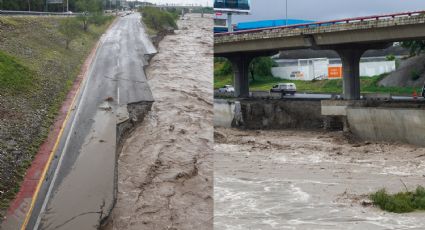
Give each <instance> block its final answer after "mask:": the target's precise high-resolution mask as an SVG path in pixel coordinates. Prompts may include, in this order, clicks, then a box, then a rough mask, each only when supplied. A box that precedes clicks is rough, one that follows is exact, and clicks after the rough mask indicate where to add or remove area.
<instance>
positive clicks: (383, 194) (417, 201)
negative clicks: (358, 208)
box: [370, 186, 425, 213]
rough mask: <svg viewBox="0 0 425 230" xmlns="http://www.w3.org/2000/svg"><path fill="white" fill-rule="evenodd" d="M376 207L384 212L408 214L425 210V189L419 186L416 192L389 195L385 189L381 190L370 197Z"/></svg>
mask: <svg viewBox="0 0 425 230" xmlns="http://www.w3.org/2000/svg"><path fill="white" fill-rule="evenodd" d="M370 199H371V200H372V201H373V203H374V205H376V206H378V207H379V208H381V209H382V210H385V211H389V212H395V213H406V212H413V211H415V210H425V188H423V187H422V186H418V187H417V188H416V190H415V191H414V192H409V191H406V192H399V193H397V194H388V193H387V191H386V190H385V189H381V190H379V191H377V192H376V193H373V194H372V195H370Z"/></svg>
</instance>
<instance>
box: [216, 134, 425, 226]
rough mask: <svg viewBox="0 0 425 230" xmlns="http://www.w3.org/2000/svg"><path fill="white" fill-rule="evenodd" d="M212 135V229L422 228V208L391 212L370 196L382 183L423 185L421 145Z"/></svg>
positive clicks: (391, 187) (338, 137)
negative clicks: (381, 207) (384, 209)
mask: <svg viewBox="0 0 425 230" xmlns="http://www.w3.org/2000/svg"><path fill="white" fill-rule="evenodd" d="M215 137H216V138H215V141H216V143H215V145H214V149H215V153H214V172H215V175H214V203H215V205H214V212H215V213H214V222H215V223H214V227H215V229H220V230H239V229H240V230H242V229H261V230H272V229H335V230H339V229H358V230H362V229H374V230H375V229H425V222H424V221H423V218H424V217H425V213H423V212H414V213H407V214H395V213H388V212H384V211H381V210H379V209H378V208H375V207H373V206H371V205H370V201H368V194H370V193H372V192H376V191H377V190H378V189H381V188H386V189H388V191H389V192H391V193H395V192H399V191H405V187H404V185H403V184H406V186H407V188H408V189H409V190H414V188H415V187H416V186H417V185H422V186H423V185H424V184H425V182H424V176H425V163H424V159H425V149H423V148H418V147H414V146H409V145H396V144H385V143H381V144H375V143H369V142H356V141H349V140H347V139H345V137H344V136H343V135H342V133H339V132H337V133H325V132H317V131H243V130H235V129H226V128H217V129H216V130H215ZM365 204H367V205H365Z"/></svg>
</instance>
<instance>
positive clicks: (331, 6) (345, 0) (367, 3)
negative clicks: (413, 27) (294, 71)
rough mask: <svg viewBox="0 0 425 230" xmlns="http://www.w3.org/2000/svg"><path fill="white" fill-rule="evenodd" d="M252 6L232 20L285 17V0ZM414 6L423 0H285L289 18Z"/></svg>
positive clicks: (254, 0) (259, 0)
mask: <svg viewBox="0 0 425 230" xmlns="http://www.w3.org/2000/svg"><path fill="white" fill-rule="evenodd" d="M163 1H165V0H163ZM170 1H171V0H170ZM176 1H177V0H176ZM187 1H189V0H187ZM193 1H194V2H199V1H202V0H199V1H196V0H193ZM251 8H252V12H251V13H252V14H251V15H249V16H238V17H235V20H234V21H235V22H238V21H241V20H242V21H255V20H265V19H279V18H280V19H281V18H284V17H285V0H251ZM417 10H425V0H288V17H289V18H294V19H310V20H315V21H318V20H330V19H340V18H347V17H356V16H367V15H374V14H384V13H398V12H404V11H417Z"/></svg>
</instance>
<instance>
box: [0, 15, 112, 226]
mask: <svg viewBox="0 0 425 230" xmlns="http://www.w3.org/2000/svg"><path fill="white" fill-rule="evenodd" d="M63 20H66V19H65V18H60V17H0V217H1V215H2V213H4V211H5V210H6V208H7V206H8V203H9V200H10V199H13V197H14V195H15V194H16V192H17V191H18V189H19V183H20V181H21V180H22V179H23V176H24V174H25V172H26V169H27V168H28V166H29V165H30V163H31V161H32V159H33V157H34V154H35V153H36V152H37V150H38V147H39V146H40V144H41V143H42V142H43V140H44V138H45V137H46V135H47V133H48V131H49V127H50V126H51V124H52V123H53V120H54V118H55V115H56V114H57V111H58V109H59V106H60V105H61V103H62V101H63V99H64V97H65V95H66V94H67V92H68V90H69V88H70V86H71V85H72V83H73V81H74V79H75V78H76V76H77V75H78V73H79V70H80V66H81V64H82V63H83V62H84V60H85V57H86V56H87V55H88V53H89V51H90V50H91V49H92V47H93V46H94V44H95V43H96V42H97V40H98V38H99V36H100V35H101V34H102V33H103V32H104V31H105V30H106V28H107V27H108V24H109V23H110V22H111V20H108V22H107V23H105V24H103V25H99V26H95V25H91V26H90V28H89V30H88V31H87V32H83V31H82V30H81V32H78V37H77V38H76V39H75V40H73V41H72V42H71V44H70V47H69V49H66V46H65V38H64V36H63V35H62V34H61V33H60V32H59V28H60V25H61V22H62V21H63ZM0 221H1V218H0Z"/></svg>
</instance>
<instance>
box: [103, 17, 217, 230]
mask: <svg viewBox="0 0 425 230" xmlns="http://www.w3.org/2000/svg"><path fill="white" fill-rule="evenodd" d="M212 23H213V21H212V19H211V18H201V16H200V15H196V14H189V15H186V16H185V17H184V18H183V20H179V21H178V27H179V28H180V29H179V30H176V31H175V34H174V35H168V36H166V37H165V38H164V39H163V40H162V41H161V42H160V44H159V47H158V54H157V55H155V56H154V57H153V58H152V59H151V61H150V65H149V67H147V69H146V74H147V77H148V83H149V86H150V88H151V90H152V93H153V96H154V100H155V102H154V103H153V105H152V110H151V111H150V112H149V114H148V115H147V116H146V117H145V119H144V121H143V123H142V124H141V125H140V126H139V127H138V128H136V129H135V131H134V132H132V133H131V134H130V136H129V138H128V139H127V140H126V141H125V143H124V145H123V149H122V152H121V153H120V156H119V160H118V196H117V202H116V205H115V208H114V209H113V212H112V215H111V221H109V224H108V226H106V227H105V228H106V229H120V230H121V229H155V230H156V229H159V230H161V229H207V230H208V229H213V226H212V222H213V200H212V197H213V194H212V192H213V191H212V190H213V189H212V186H213V184H212V183H213V171H212V170H213V169H212V164H213V160H212V151H213V150H212V149H213V134H212V133H213V126H212V118H213V111H212V110H213V108H212V107H213V99H212V98H213V96H212V94H213V92H212V77H211V76H212V74H213V67H212V63H213V56H212V54H213V50H212V49H213V35H212V30H211V28H212Z"/></svg>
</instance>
